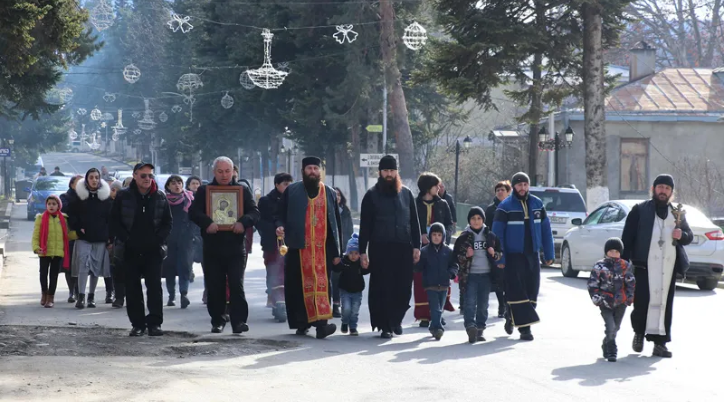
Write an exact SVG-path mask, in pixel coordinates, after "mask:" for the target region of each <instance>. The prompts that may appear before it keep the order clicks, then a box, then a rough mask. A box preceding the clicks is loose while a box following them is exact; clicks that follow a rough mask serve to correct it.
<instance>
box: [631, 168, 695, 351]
mask: <svg viewBox="0 0 724 403" xmlns="http://www.w3.org/2000/svg"><path fill="white" fill-rule="evenodd" d="M673 192H674V178H673V177H672V176H671V175H666V174H663V175H659V176H658V177H657V178H656V180H655V181H654V186H653V188H652V198H651V199H650V200H647V201H645V202H642V203H639V204H637V205H635V206H634V207H633V208H632V209H631V212H629V214H628V217H627V218H626V225H625V226H624V229H623V235H622V237H621V239H622V240H623V244H624V250H623V254H622V255H621V257H622V258H623V259H626V260H630V261H631V262H632V263H633V265H634V275H635V276H636V291H635V293H634V303H633V307H634V308H633V312H631V325H632V327H633V329H634V333H635V334H634V340H633V350H634V351H635V352H637V353H640V352H642V351H643V348H644V338H646V340H648V341H651V342H653V343H654V352H653V354H654V355H655V356H659V357H667V358H669V357H671V356H672V354H671V352H670V351H669V350H668V349H667V348H666V343H668V342H670V341H671V317H672V315H671V314H672V312H673V309H674V292H675V289H676V275H677V273H678V274H680V275H682V276H683V275H684V274H686V270H687V269H688V268H689V258H688V257H687V255H686V250H684V246H685V245H688V244H690V243H691V241H692V240H693V239H694V234H693V233H692V232H691V228H689V224H687V222H686V216H685V215H684V216H682V217H681V222H680V223H679V225H676V218H675V215H674V210H673V207H672V205H671V198H672V196H673Z"/></svg>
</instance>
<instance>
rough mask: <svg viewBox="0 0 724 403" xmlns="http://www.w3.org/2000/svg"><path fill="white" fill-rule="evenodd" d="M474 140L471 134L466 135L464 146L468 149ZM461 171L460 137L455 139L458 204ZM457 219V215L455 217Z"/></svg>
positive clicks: (456, 194) (456, 197)
mask: <svg viewBox="0 0 724 403" xmlns="http://www.w3.org/2000/svg"><path fill="white" fill-rule="evenodd" d="M472 142H473V140H472V139H471V138H470V136H465V139H464V140H463V147H464V148H465V149H466V150H467V149H468V148H470V144H472ZM459 173H460V139H457V140H455V205H456V206H457V204H458V175H459ZM453 219H455V217H453Z"/></svg>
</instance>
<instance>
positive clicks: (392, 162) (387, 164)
mask: <svg viewBox="0 0 724 403" xmlns="http://www.w3.org/2000/svg"><path fill="white" fill-rule="evenodd" d="M379 169H380V171H382V170H385V169H394V170H395V171H396V170H397V160H396V159H395V157H393V156H391V155H385V156H384V157H382V158H381V159H380V165H379Z"/></svg>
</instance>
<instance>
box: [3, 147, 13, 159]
mask: <svg viewBox="0 0 724 403" xmlns="http://www.w3.org/2000/svg"><path fill="white" fill-rule="evenodd" d="M12 155H13V150H12V149H10V148H8V147H4V148H0V157H11V156H12Z"/></svg>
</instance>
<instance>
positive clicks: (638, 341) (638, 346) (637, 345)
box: [631, 333, 644, 353]
mask: <svg viewBox="0 0 724 403" xmlns="http://www.w3.org/2000/svg"><path fill="white" fill-rule="evenodd" d="M631 348H633V351H635V352H637V353H640V352H642V351H644V335H643V334H639V333H636V334H635V335H634V339H633V343H632V346H631Z"/></svg>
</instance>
